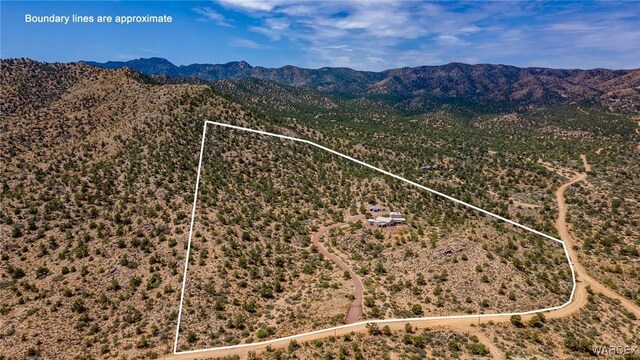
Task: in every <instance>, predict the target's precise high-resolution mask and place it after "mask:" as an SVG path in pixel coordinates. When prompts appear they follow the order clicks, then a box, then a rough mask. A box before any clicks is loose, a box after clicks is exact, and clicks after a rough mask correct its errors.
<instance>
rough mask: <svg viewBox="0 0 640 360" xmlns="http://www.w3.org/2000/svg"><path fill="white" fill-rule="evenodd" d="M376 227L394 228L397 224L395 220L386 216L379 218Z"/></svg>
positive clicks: (375, 223)
mask: <svg viewBox="0 0 640 360" xmlns="http://www.w3.org/2000/svg"><path fill="white" fill-rule="evenodd" d="M373 224H374V225H375V226H377V227H387V226H393V225H395V223H394V222H393V219H391V218H390V217H385V216H378V217H377V218H376V219H375V220H374V223H373Z"/></svg>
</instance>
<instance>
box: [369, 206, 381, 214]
mask: <svg viewBox="0 0 640 360" xmlns="http://www.w3.org/2000/svg"><path fill="white" fill-rule="evenodd" d="M369 211H371V212H378V211H382V208H380V207H377V206H375V205H372V206H369Z"/></svg>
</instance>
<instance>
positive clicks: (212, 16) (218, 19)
mask: <svg viewBox="0 0 640 360" xmlns="http://www.w3.org/2000/svg"><path fill="white" fill-rule="evenodd" d="M192 10H193V11H194V12H195V13H196V14H198V15H200V16H201V17H200V18H198V19H196V20H197V21H209V20H210V21H213V22H215V23H216V24H218V25H220V26H227V27H232V26H233V25H231V24H229V22H228V21H227V19H225V17H224V16H222V15H221V14H218V13H217V12H216V11H215V10H213V9H211V8H209V7H197V8H193V9H192Z"/></svg>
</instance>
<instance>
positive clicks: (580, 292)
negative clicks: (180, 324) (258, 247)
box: [168, 155, 640, 359]
mask: <svg viewBox="0 0 640 360" xmlns="http://www.w3.org/2000/svg"><path fill="white" fill-rule="evenodd" d="M580 157H581V159H582V161H583V164H584V166H585V170H586V171H590V170H591V166H590V164H589V163H588V162H587V157H586V155H581V156H580ZM586 178H587V173H586V172H582V173H576V174H575V176H574V177H573V178H571V179H570V180H569V181H567V182H566V183H564V184H562V185H561V186H560V187H559V188H558V189H557V190H556V192H555V195H556V200H557V202H558V208H559V212H558V219H557V220H556V228H557V229H558V233H559V234H560V238H561V239H562V241H564V242H565V244H566V246H567V251H568V253H569V257H570V258H571V262H572V263H573V265H574V269H575V272H576V281H577V286H576V291H575V294H574V297H573V301H572V302H571V303H570V304H569V305H567V306H565V307H564V308H562V309H559V310H553V311H549V312H547V313H545V317H546V318H548V319H554V318H561V317H566V316H569V315H571V314H573V313H575V312H576V311H578V310H580V309H581V308H582V307H583V306H584V305H586V304H587V286H590V287H591V289H592V290H593V291H595V292H600V293H602V294H604V295H605V296H607V297H610V298H613V299H617V300H618V301H620V303H621V305H622V306H624V307H625V308H626V309H627V310H628V311H631V312H633V313H634V314H635V315H636V316H637V317H640V307H638V306H636V305H635V304H634V303H633V302H631V301H629V300H628V299H626V298H624V297H622V296H620V295H619V294H617V293H616V292H614V291H613V290H611V289H609V288H607V287H606V286H604V285H603V284H601V283H599V282H597V281H596V280H595V279H593V278H592V277H591V276H589V275H588V274H587V272H586V271H585V269H584V267H583V266H582V265H580V263H579V262H578V254H577V253H576V251H575V250H573V245H574V244H575V241H574V239H573V237H572V236H571V234H570V232H569V229H568V224H567V222H566V216H567V211H568V208H567V204H566V202H565V198H564V193H565V191H566V190H567V189H568V188H569V187H570V186H571V185H573V184H575V183H577V182H580V181H584V180H585V179H586ZM339 225H341V224H334V225H332V226H331V227H333V226H339ZM321 230H322V229H321ZM327 230H328V228H327V229H324V231H323V232H322V233H321V232H320V231H318V233H316V235H314V238H315V240H314V243H316V242H317V240H318V239H319V238H320V236H321V235H322V234H323V233H324V232H326V231H327ZM318 248H319V249H320V247H318ZM323 254H324V252H323ZM331 255H332V254H329V255H328V256H331ZM338 261H340V262H341V260H339V259H338ZM336 263H338V262H336ZM341 267H342V266H341ZM352 276H353V275H352ZM354 279H355V278H354ZM531 316H532V315H529V316H523V317H522V319H523V320H525V321H526V320H528V319H530V318H531ZM480 321H482V322H489V321H493V322H496V323H497V322H508V321H510V316H505V315H495V316H488V317H483V318H478V319H477V320H475V319H474V318H463V319H434V320H417V321H411V322H410V323H411V324H412V325H413V326H414V328H415V327H418V328H424V327H431V328H434V327H446V328H447V329H452V330H456V331H461V332H469V333H473V334H474V335H476V336H478V338H479V339H481V340H482V343H483V344H485V345H486V346H488V347H489V349H490V351H491V355H492V356H493V357H494V358H495V359H504V354H502V353H501V352H500V350H499V349H498V348H497V347H496V346H495V345H494V344H493V342H492V341H491V340H490V339H489V338H487V337H486V336H485V335H484V334H483V333H481V332H480V331H479V330H478V328H477V327H476V326H471V324H475V323H478V322H480ZM407 322H408V321H406V320H397V321H391V322H388V323H385V325H388V326H389V327H390V328H391V329H392V330H401V329H403V328H404V326H405V324H406V323H407ZM354 331H355V332H364V333H366V332H367V328H366V324H356V325H353V326H349V327H347V328H343V329H338V330H326V331H323V332H321V333H317V334H311V335H304V336H299V337H297V338H296V341H298V342H305V341H309V340H314V339H320V338H324V337H327V336H331V335H334V336H338V335H345V334H348V333H350V332H354ZM290 341H291V339H282V340H276V341H275V342H272V343H271V344H269V345H265V344H255V345H248V346H247V347H244V348H235V349H220V350H209V351H203V352H200V353H196V354H181V355H173V356H169V357H168V358H171V359H199V358H200V359H201V358H204V357H219V356H231V355H240V356H246V354H247V352H248V351H262V350H265V349H266V348H267V346H271V347H272V348H282V347H286V346H287V345H288V344H289V342H290Z"/></svg>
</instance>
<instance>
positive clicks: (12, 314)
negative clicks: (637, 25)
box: [0, 60, 260, 359]
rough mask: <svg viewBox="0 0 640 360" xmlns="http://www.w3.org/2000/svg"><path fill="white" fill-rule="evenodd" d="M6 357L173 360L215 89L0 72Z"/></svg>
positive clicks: (90, 75)
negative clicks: (167, 358) (166, 357)
mask: <svg viewBox="0 0 640 360" xmlns="http://www.w3.org/2000/svg"><path fill="white" fill-rule="evenodd" d="M1 80H2V84H3V86H2V94H1V95H2V96H1V97H0V98H1V99H2V100H1V102H0V106H1V108H2V115H1V117H0V127H1V129H2V131H1V132H0V147H1V148H0V154H2V155H1V156H2V158H1V160H0V179H2V184H1V196H0V199H1V200H0V254H1V256H2V259H1V261H0V299H1V300H0V343H1V344H2V346H0V358H7V359H25V358H28V357H29V356H40V357H41V358H48V359H54V358H55V359H63V358H67V359H71V358H78V359H80V358H84V359H89V358H129V359H133V358H151V357H155V356H158V355H160V354H164V353H168V352H169V351H170V344H171V343H172V337H173V334H174V332H175V324H176V318H177V304H178V299H179V298H178V295H179V291H180V285H181V281H182V266H183V264H184V254H185V252H184V247H183V245H184V242H185V241H186V232H187V231H188V225H189V224H188V220H189V219H188V218H187V216H186V215H185V214H186V213H188V212H189V211H190V207H191V204H192V196H193V186H194V183H193V182H194V179H195V173H196V164H197V159H198V154H199V148H200V144H199V142H198V139H199V138H200V136H201V134H202V125H203V121H204V120H205V119H208V118H213V117H215V118H218V119H220V120H221V121H225V122H231V123H237V124H245V125H251V126H259V125H258V123H259V121H260V120H258V118H256V117H255V115H253V114H251V113H249V112H247V111H245V110H244V109H243V108H242V107H241V106H239V105H238V104H235V103H232V102H230V101H228V100H225V99H224V98H222V97H220V96H218V95H217V94H216V93H215V92H213V91H212V90H211V89H210V88H209V87H208V86H202V85H191V84H177V85H157V84H154V83H149V82H147V81H146V80H145V78H144V77H143V76H140V75H139V74H138V73H135V72H133V71H132V70H129V69H121V70H115V71H114V70H106V69H100V68H96V67H93V66H88V65H85V64H43V63H38V62H34V61H30V60H8V61H2V78H1Z"/></svg>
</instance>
